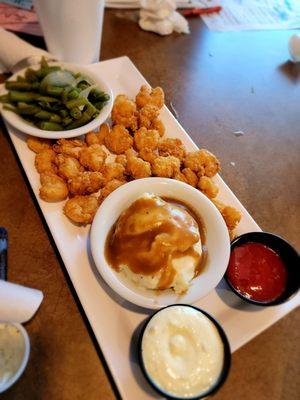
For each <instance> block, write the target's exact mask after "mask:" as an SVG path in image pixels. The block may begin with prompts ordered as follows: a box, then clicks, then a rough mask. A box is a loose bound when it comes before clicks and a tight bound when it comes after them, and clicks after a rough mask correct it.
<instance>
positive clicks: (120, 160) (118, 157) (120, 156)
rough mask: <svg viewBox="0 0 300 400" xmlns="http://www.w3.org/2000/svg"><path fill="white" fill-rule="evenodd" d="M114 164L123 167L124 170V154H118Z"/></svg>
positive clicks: (125, 159) (125, 161)
mask: <svg viewBox="0 0 300 400" xmlns="http://www.w3.org/2000/svg"><path fill="white" fill-rule="evenodd" d="M115 162H116V163H118V164H121V165H123V167H124V168H126V164H127V158H126V155H125V154H119V155H118V156H116V158H115Z"/></svg>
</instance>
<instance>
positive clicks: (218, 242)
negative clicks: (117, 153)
mask: <svg viewBox="0 0 300 400" xmlns="http://www.w3.org/2000/svg"><path fill="white" fill-rule="evenodd" d="M147 192H148V193H154V194H156V195H158V196H162V197H169V198H174V199H176V200H179V201H182V202H186V203H187V205H189V206H190V207H191V209H192V210H194V211H195V212H196V214H197V215H199V216H200V217H201V220H202V222H203V225H204V226H205V231H206V241H205V247H206V248H207V253H208V258H207V263H206V265H205V268H204V271H202V272H201V274H200V275H199V276H197V277H196V278H195V279H193V280H192V282H191V285H190V287H189V289H188V291H187V292H186V293H184V294H183V295H181V296H179V295H178V294H176V293H175V292H174V290H172V289H169V290H163V291H162V292H161V293H160V294H159V295H158V294H157V291H155V290H149V289H148V290H147V289H144V288H139V287H137V285H135V284H134V283H132V282H130V281H129V280H128V279H124V277H123V275H122V274H120V273H118V272H116V271H114V270H113V268H112V267H111V266H110V265H109V264H108V263H107V261H106V257H105V243H106V238H107V235H108V234H109V232H110V230H111V227H112V226H113V225H114V223H115V222H116V221H117V219H118V218H119V216H120V214H121V213H122V212H123V211H124V210H126V208H127V207H129V206H130V204H132V203H133V202H134V201H135V200H136V199H137V198H138V197H140V196H142V195H143V194H144V193H147ZM91 250H92V254H93V258H94V260H95V263H96V266H97V268H98V271H99V272H100V274H101V276H102V278H103V279H104V280H105V282H106V283H107V284H108V285H109V286H110V287H111V288H112V289H114V291H115V292H116V293H118V294H119V295H120V296H122V297H123V298H124V299H126V300H128V301H131V302H132V303H134V304H136V305H138V306H141V307H147V308H152V309H158V308H161V307H165V306H168V305H170V304H174V303H186V304H192V303H195V302H196V301H198V300H200V299H201V298H203V297H205V296H206V295H207V294H208V293H209V292H211V291H212V290H213V289H214V288H215V287H216V286H217V284H218V283H219V282H220V280H221V279H222V277H223V275H224V273H225V271H226V268H227V265H228V261H229V255H230V241H229V235H228V230H227V227H226V224H225V222H224V219H223V218H222V216H221V214H220V213H219V211H218V209H217V208H216V206H215V205H214V204H213V203H212V202H211V201H210V200H209V199H208V198H207V197H206V196H205V195H204V194H203V193H201V192H200V191H199V190H197V189H195V188H193V187H192V186H189V185H187V184H186V183H183V182H180V181H176V180H171V179H166V178H145V179H138V180H136V181H132V182H129V183H127V184H126V185H123V186H121V187H119V188H118V189H117V190H115V191H114V192H113V193H112V194H111V195H110V196H109V197H107V198H106V199H105V200H104V202H103V203H102V204H101V206H100V208H99V209H98V211H97V214H96V216H95V218H94V221H93V225H92V229H91Z"/></svg>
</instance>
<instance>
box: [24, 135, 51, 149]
mask: <svg viewBox="0 0 300 400" xmlns="http://www.w3.org/2000/svg"><path fill="white" fill-rule="evenodd" d="M26 143H27V146H28V147H29V148H30V150H32V151H34V152H35V153H40V152H41V151H43V150H47V149H51V145H52V143H51V140H49V139H42V138H38V137H35V136H27V139H26Z"/></svg>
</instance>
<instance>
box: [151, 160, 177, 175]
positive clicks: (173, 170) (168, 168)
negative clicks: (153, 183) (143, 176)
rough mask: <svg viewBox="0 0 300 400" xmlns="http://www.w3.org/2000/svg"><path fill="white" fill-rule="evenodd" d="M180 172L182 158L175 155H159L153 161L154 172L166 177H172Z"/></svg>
mask: <svg viewBox="0 0 300 400" xmlns="http://www.w3.org/2000/svg"><path fill="white" fill-rule="evenodd" d="M178 172H180V160H179V159H178V158H176V157H173V156H168V157H161V156H159V157H157V158H155V160H154V161H153V163H152V173H153V175H156V176H161V177H164V178H172V177H174V176H175V175H176V174H178Z"/></svg>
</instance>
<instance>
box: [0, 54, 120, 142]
mask: <svg viewBox="0 0 300 400" xmlns="http://www.w3.org/2000/svg"><path fill="white" fill-rule="evenodd" d="M112 105H113V94H112V91H111V89H110V87H109V85H108V84H107V82H105V81H104V80H102V79H101V78H100V77H99V76H98V75H95V74H94V73H91V72H90V71H88V70H86V69H84V68H83V67H81V66H77V65H71V64H62V63H51V64H48V63H47V61H46V60H45V59H44V58H43V59H42V60H41V63H40V65H37V66H34V67H30V68H25V69H23V70H21V71H19V72H18V73H16V74H14V75H13V76H12V77H11V78H10V79H8V80H7V81H6V82H5V84H4V87H3V89H2V90H1V91H0V107H1V113H2V116H3V118H4V119H5V120H6V121H7V122H8V123H9V124H10V125H12V126H13V127H14V128H17V129H18V130H20V131H21V132H24V133H27V134H29V135H32V136H37V137H41V138H48V139H61V138H71V137H76V136H81V135H83V134H85V133H87V132H89V131H92V130H94V129H96V128H98V127H99V126H100V125H101V124H102V123H103V122H104V121H105V120H106V119H107V118H108V117H109V114H110V112H111V109H112Z"/></svg>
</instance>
